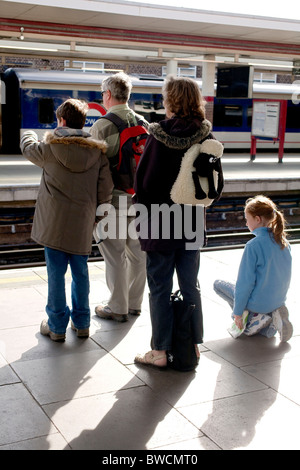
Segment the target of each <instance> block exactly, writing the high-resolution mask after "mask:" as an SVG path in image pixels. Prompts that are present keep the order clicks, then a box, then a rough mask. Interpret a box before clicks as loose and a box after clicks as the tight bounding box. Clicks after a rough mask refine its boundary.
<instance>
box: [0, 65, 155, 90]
mask: <svg viewBox="0 0 300 470" xmlns="http://www.w3.org/2000/svg"><path fill="white" fill-rule="evenodd" d="M6 72H7V73H15V74H16V76H17V77H18V80H19V82H20V83H22V84H25V83H26V82H30V83H49V84H53V85H54V84H72V85H75V84H78V85H91V86H95V85H98V86H100V84H101V83H102V80H103V79H104V78H105V77H108V76H110V75H111V74H104V73H100V72H80V71H73V70H38V69H27V68H15V69H8V70H7V71H6ZM130 78H131V81H132V85H133V86H134V87H147V86H151V87H152V88H153V87H154V88H155V87H157V88H161V87H162V84H163V80H164V79H163V78H160V77H154V76H153V77H152V76H132V75H131V76H130Z"/></svg>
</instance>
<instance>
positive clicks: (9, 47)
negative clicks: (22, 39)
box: [0, 43, 58, 52]
mask: <svg viewBox="0 0 300 470" xmlns="http://www.w3.org/2000/svg"><path fill="white" fill-rule="evenodd" d="M0 49H22V50H25V51H43V52H58V49H46V48H41V47H25V46H4V45H3V46H2V44H1V43H0Z"/></svg>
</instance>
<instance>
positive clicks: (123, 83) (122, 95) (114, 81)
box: [102, 72, 132, 103]
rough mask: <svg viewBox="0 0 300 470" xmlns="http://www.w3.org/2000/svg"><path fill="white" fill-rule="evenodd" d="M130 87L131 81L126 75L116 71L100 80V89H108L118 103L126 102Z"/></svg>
mask: <svg viewBox="0 0 300 470" xmlns="http://www.w3.org/2000/svg"><path fill="white" fill-rule="evenodd" d="M131 89H132V83H131V80H130V78H129V76H128V75H126V73H123V72H118V73H116V74H115V75H111V76H110V77H107V78H104V80H103V81H102V91H107V90H109V91H110V92H111V95H112V97H113V98H115V99H116V100H117V101H119V102H120V103H126V102H127V101H128V100H129V96H130V93H131Z"/></svg>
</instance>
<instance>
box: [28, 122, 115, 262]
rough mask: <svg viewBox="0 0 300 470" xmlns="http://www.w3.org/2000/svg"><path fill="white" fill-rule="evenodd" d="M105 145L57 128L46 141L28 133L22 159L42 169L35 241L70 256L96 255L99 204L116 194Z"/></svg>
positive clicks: (34, 229) (80, 132) (48, 134)
mask: <svg viewBox="0 0 300 470" xmlns="http://www.w3.org/2000/svg"><path fill="white" fill-rule="evenodd" d="M106 147H107V145H106V143H105V142H104V141H97V140H94V139H92V138H91V136H90V134H88V133H86V132H84V131H83V130H81V129H70V128H67V127H60V128H57V129H55V131H54V133H52V132H46V134H45V136H44V139H43V142H38V139H37V135H36V134H35V132H33V131H27V132H25V133H24V135H23V136H22V139H21V151H22V153H23V155H24V156H25V157H26V158H27V159H28V160H30V161H31V162H32V163H34V164H35V165H37V166H39V167H41V168H42V169H43V173H42V178H41V183H40V189H39V193H38V197H37V203H36V208H35V215H34V221H33V227H32V234H31V236H32V238H33V240H35V241H36V242H37V243H39V244H41V245H44V246H47V247H49V248H53V249H56V250H60V251H64V252H66V253H71V254H76V255H87V254H89V253H90V252H91V246H92V232H93V227H94V223H95V219H96V209H97V206H98V205H99V204H102V203H109V202H110V201H111V196H112V189H113V183H112V179H111V174H110V170H109V163H108V160H107V158H106V156H105V155H104V154H105V152H106Z"/></svg>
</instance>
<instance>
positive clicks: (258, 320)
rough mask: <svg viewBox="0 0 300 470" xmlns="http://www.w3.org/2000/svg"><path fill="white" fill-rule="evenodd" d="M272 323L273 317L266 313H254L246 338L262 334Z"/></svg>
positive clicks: (245, 332)
mask: <svg viewBox="0 0 300 470" xmlns="http://www.w3.org/2000/svg"><path fill="white" fill-rule="evenodd" d="M271 322H272V317H271V316H270V315H267V314H264V313H254V314H253V315H252V316H251V318H250V320H249V322H248V323H247V327H246V329H245V331H244V334H245V335H246V336H253V335H256V334H257V333H259V332H260V330H262V329H263V328H265V327H266V326H268V325H270V323H271Z"/></svg>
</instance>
